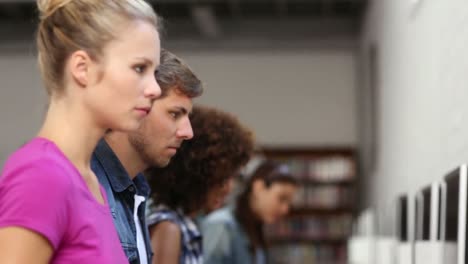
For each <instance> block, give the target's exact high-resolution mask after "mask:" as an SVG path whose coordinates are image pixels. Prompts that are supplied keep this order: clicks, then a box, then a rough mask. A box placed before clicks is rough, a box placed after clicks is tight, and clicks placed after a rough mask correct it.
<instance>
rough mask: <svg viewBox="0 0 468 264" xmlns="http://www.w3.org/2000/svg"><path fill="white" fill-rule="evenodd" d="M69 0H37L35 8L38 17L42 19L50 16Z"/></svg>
mask: <svg viewBox="0 0 468 264" xmlns="http://www.w3.org/2000/svg"><path fill="white" fill-rule="evenodd" d="M70 2H71V0H37V9H39V17H40V19H41V20H44V19H46V18H48V17H50V16H51V15H52V14H53V13H55V11H57V10H58V9H59V8H62V7H64V6H65V5H66V4H68V3H70Z"/></svg>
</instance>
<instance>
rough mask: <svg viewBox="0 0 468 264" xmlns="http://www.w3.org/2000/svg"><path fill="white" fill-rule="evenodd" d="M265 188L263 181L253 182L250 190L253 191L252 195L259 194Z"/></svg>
mask: <svg viewBox="0 0 468 264" xmlns="http://www.w3.org/2000/svg"><path fill="white" fill-rule="evenodd" d="M265 188H266V185H265V181H263V180H260V179H258V180H254V182H253V183H252V190H253V191H254V193H259V192H262V191H264V190H265Z"/></svg>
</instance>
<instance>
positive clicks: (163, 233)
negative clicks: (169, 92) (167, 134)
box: [146, 106, 254, 264]
mask: <svg viewBox="0 0 468 264" xmlns="http://www.w3.org/2000/svg"><path fill="white" fill-rule="evenodd" d="M191 123H192V127H193V133H194V137H193V138H192V139H191V140H189V141H184V142H183V143H182V146H181V148H180V149H179V150H178V151H177V153H176V154H175V156H174V157H173V158H172V160H171V162H170V163H169V165H168V166H167V167H165V168H153V169H150V170H148V171H147V173H146V175H147V176H148V179H149V182H150V186H151V190H152V192H153V194H152V196H153V199H154V204H153V205H151V206H150V210H149V211H150V214H149V215H148V217H147V223H148V225H149V228H150V235H151V243H152V247H153V252H154V257H153V264H160V263H164V264H179V263H180V264H183V263H184V264H201V263H203V261H202V258H203V257H202V255H203V253H202V237H201V234H200V232H199V230H198V227H197V225H196V224H195V218H196V217H197V215H198V214H200V213H202V212H203V211H211V210H214V209H216V208H219V207H220V206H221V205H222V203H223V200H224V197H225V196H226V195H227V193H228V191H229V182H230V179H231V178H232V177H234V176H235V175H237V174H238V173H239V171H240V168H241V167H242V166H243V165H245V164H246V163H247V162H248V161H249V159H250V156H251V154H252V152H253V148H254V142H253V138H252V133H251V132H250V130H248V129H247V128H245V127H244V126H243V125H242V124H240V123H239V121H238V120H237V118H235V117H234V116H232V115H230V114H228V113H225V112H222V111H220V110H217V109H213V108H209V107H201V106H195V107H194V109H193V113H192V116H191ZM156 136H157V135H156Z"/></svg>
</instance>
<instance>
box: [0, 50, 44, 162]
mask: <svg viewBox="0 0 468 264" xmlns="http://www.w3.org/2000/svg"><path fill="white" fill-rule="evenodd" d="M0 80H1V89H0V123H1V129H0V165H1V164H3V162H4V160H5V158H6V157H7V155H8V154H9V153H11V152H12V151H13V150H14V149H16V148H17V147H18V146H20V145H21V144H23V143H24V142H26V141H27V140H28V139H30V138H31V137H32V136H34V135H35V134H36V133H37V131H38V130H39V128H40V125H41V121H42V118H43V116H44V113H45V111H46V104H47V100H46V96H45V91H44V89H43V88H42V83H41V80H40V77H39V73H38V70H37V67H36V61H35V57H34V55H33V53H32V52H27V51H24V52H21V53H18V52H6V51H5V52H2V51H1V50H0Z"/></svg>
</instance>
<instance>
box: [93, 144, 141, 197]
mask: <svg viewBox="0 0 468 264" xmlns="http://www.w3.org/2000/svg"><path fill="white" fill-rule="evenodd" d="M94 154H95V155H96V158H97V159H98V160H99V162H100V163H101V164H102V167H103V168H104V171H105V172H106V176H107V178H108V179H109V182H110V185H111V187H112V190H113V191H114V192H124V191H125V190H129V191H132V190H131V189H132V188H136V190H133V191H132V192H133V193H137V194H139V195H142V196H144V197H148V196H149V193H150V187H149V185H148V182H147V181H146V179H145V177H144V176H143V174H142V173H138V175H137V176H136V177H135V178H134V179H133V181H132V180H131V178H130V176H129V175H128V173H127V171H126V170H125V168H124V167H123V165H122V163H121V162H120V160H119V158H118V157H117V155H115V153H114V151H113V150H112V148H111V147H110V146H109V144H107V142H106V141H105V140H104V139H101V140H100V141H99V142H98V144H97V146H96V149H95V150H94Z"/></svg>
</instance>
